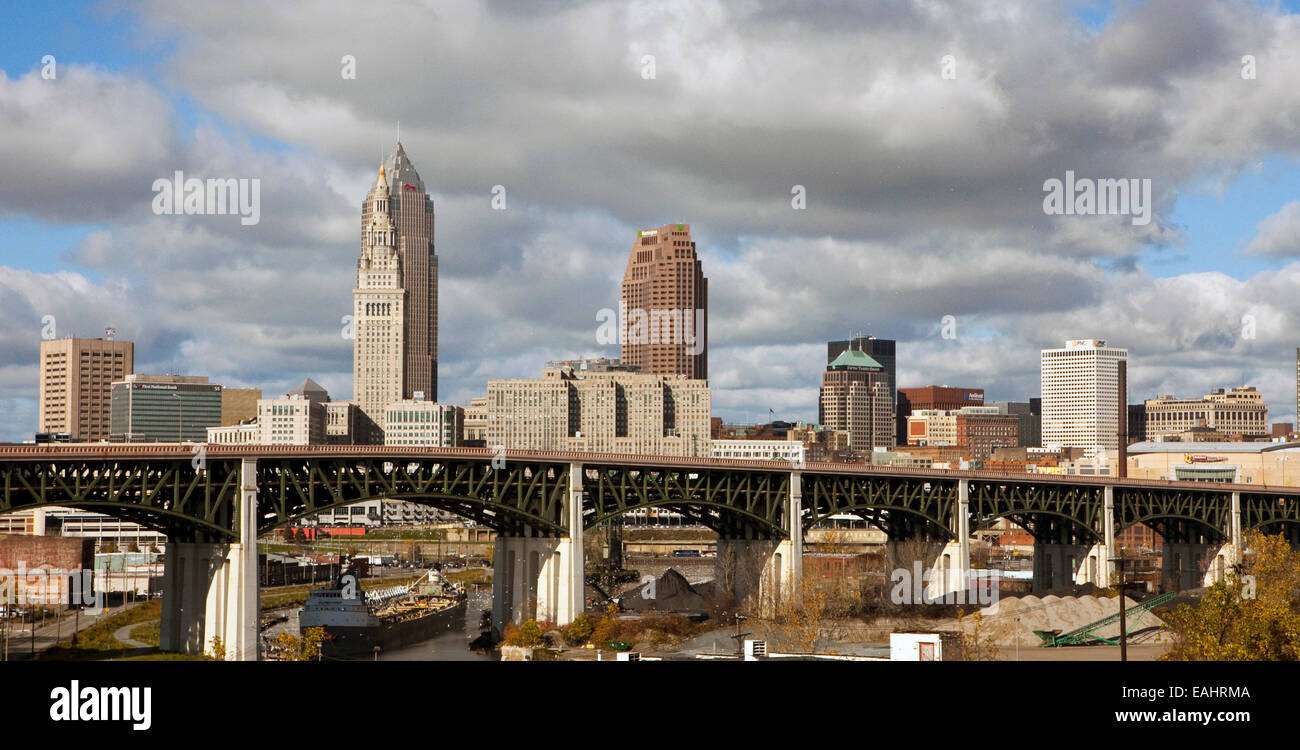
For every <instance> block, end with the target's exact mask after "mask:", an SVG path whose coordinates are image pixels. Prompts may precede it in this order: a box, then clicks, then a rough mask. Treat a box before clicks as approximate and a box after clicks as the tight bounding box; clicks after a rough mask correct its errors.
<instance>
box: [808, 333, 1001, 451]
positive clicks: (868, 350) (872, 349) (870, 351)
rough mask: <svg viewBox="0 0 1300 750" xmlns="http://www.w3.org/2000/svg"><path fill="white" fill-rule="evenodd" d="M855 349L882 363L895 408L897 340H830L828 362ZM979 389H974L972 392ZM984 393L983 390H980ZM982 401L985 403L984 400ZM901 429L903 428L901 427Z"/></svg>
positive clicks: (827, 353) (954, 407) (827, 346)
mask: <svg viewBox="0 0 1300 750" xmlns="http://www.w3.org/2000/svg"><path fill="white" fill-rule="evenodd" d="M850 349H854V350H857V351H860V352H862V353H863V354H866V355H867V356H868V357H871V358H872V359H874V360H876V362H878V363H880V366H881V368H882V369H883V372H884V378H885V387H886V388H887V389H888V391H889V404H890V406H889V408H890V409H895V408H896V407H897V404H898V358H897V357H896V356H895V353H894V349H895V342H894V341H893V340H892V339H878V338H876V337H875V336H863V335H857V336H854V337H853V338H849V339H845V340H843V341H828V342H827V343H826V364H828V365H829V364H830V363H831V362H834V361H835V359H836V358H837V357H839V356H840V355H841V354H843V353H844V352H846V351H848V350H850ZM974 391H979V389H973V390H972V391H971V392H974ZM979 392H980V393H981V394H983V391H979ZM980 403H983V402H982V401H981V402H980ZM972 405H973V404H969V403H965V404H959V405H957V406H939V405H931V406H917V407H915V408H919V409H926V408H929V409H957V408H961V407H962V406H972ZM899 429H901V428H899Z"/></svg>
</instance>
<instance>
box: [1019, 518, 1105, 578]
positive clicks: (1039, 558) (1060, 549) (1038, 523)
mask: <svg viewBox="0 0 1300 750" xmlns="http://www.w3.org/2000/svg"><path fill="white" fill-rule="evenodd" d="M1033 530H1034V583H1033V591H1034V593H1035V594H1036V593H1038V592H1040V591H1048V590H1051V589H1057V588H1065V587H1067V586H1071V585H1073V584H1074V572H1075V570H1077V569H1078V568H1079V567H1080V565H1082V564H1083V562H1084V560H1085V559H1086V558H1087V557H1088V554H1089V552H1090V551H1092V548H1093V546H1094V545H1092V544H1088V543H1086V542H1084V541H1083V540H1081V539H1080V538H1079V537H1078V536H1077V535H1076V533H1075V529H1074V527H1073V525H1072V524H1071V523H1070V522H1069V521H1067V520H1065V519H1063V518H1056V517H1053V516H1040V517H1038V518H1036V519H1035V522H1034V524H1033ZM1098 572H1099V573H1100V564H1099V570H1098Z"/></svg>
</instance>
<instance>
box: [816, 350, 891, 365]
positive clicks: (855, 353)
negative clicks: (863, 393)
mask: <svg viewBox="0 0 1300 750" xmlns="http://www.w3.org/2000/svg"><path fill="white" fill-rule="evenodd" d="M842 367H860V368H869V369H872V370H883V369H884V367H883V366H882V365H881V364H880V363H879V362H877V361H876V360H875V359H873V358H872V357H871V355H869V354H867V353H866V352H864V351H861V350H858V349H845V350H844V351H843V352H840V356H838V357H836V358H835V360H834V361H832V362H831V363H830V364H829V365H827V366H826V369H828V370H837V369H840V368H842Z"/></svg>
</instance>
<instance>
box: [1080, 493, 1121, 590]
mask: <svg viewBox="0 0 1300 750" xmlns="http://www.w3.org/2000/svg"><path fill="white" fill-rule="evenodd" d="M1103 496H1104V499H1103V502H1102V517H1101V528H1100V529H1097V531H1100V532H1101V537H1102V541H1101V542H1099V543H1097V544H1094V545H1092V547H1091V548H1089V549H1088V551H1087V552H1085V553H1084V554H1083V557H1082V558H1080V560H1079V566H1078V567H1077V568H1076V569H1075V571H1074V582H1075V583H1076V584H1078V585H1082V584H1085V583H1091V584H1093V585H1094V586H1100V587H1102V588H1106V587H1109V586H1110V584H1111V579H1112V578H1113V577H1114V573H1115V564H1114V563H1112V562H1111V561H1110V558H1111V557H1112V556H1114V554H1115V550H1116V547H1115V488H1114V487H1112V486H1111V485H1109V484H1108V485H1106V487H1105V488H1104V489H1103Z"/></svg>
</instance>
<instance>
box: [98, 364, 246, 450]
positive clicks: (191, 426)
mask: <svg viewBox="0 0 1300 750" xmlns="http://www.w3.org/2000/svg"><path fill="white" fill-rule="evenodd" d="M112 415H113V416H112V428H111V430H110V433H109V439H110V440H112V441H113V442H125V443H178V442H195V443H202V442H205V441H206V440H207V437H208V428H209V427H219V426H220V424H221V386H220V385H217V384H215V383H209V382H208V379H207V378H206V377H203V376H194V375H138V374H133V375H127V376H126V378H125V379H124V380H122V381H119V382H115V383H113V398H112Z"/></svg>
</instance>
